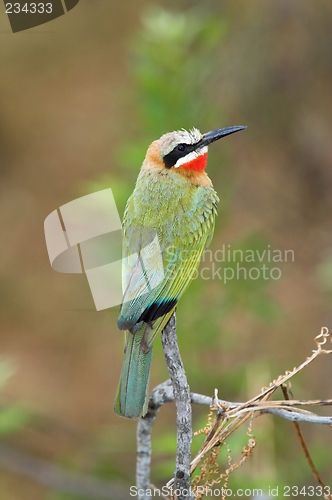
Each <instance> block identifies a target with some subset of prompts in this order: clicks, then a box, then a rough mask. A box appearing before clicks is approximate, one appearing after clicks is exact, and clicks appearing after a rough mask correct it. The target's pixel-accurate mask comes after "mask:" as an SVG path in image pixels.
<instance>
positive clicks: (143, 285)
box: [118, 198, 216, 339]
mask: <svg viewBox="0 0 332 500" xmlns="http://www.w3.org/2000/svg"><path fill="white" fill-rule="evenodd" d="M200 201H201V200H200ZM203 202H205V203H204V208H203V207H198V206H197V204H196V210H194V209H192V210H191V211H190V214H189V216H190V224H188V226H189V229H187V233H186V234H184V233H183V229H182V228H180V229H179V230H178V231H175V230H171V229H170V228H172V225H171V224H168V225H165V226H163V227H162V228H161V230H160V233H159V234H158V235H157V233H156V232H155V231H154V230H153V229H151V228H147V227H144V226H134V225H132V224H131V221H128V220H126V221H125V222H126V226H125V230H124V239H123V254H124V255H123V263H122V266H123V292H124V293H123V301H122V305H121V310H120V315H119V318H118V326H119V328H120V329H121V330H126V329H127V330H131V331H133V332H134V330H132V329H133V328H135V327H136V325H138V326H139V325H140V323H141V322H142V321H143V322H145V323H149V324H152V325H153V324H154V322H155V321H156V320H157V319H158V318H160V317H161V316H164V315H166V314H168V313H169V312H170V311H172V310H173V309H174V307H175V306H176V304H177V301H178V299H179V298H180V296H181V295H182V294H183V293H184V291H185V290H186V289H187V287H188V286H189V284H190V282H191V281H192V279H193V277H194V275H195V273H196V271H197V268H198V266H199V263H200V260H201V256H202V253H203V251H204V249H205V248H206V246H207V244H208V243H209V241H210V239H211V236H212V234H213V229H214V220H215V215H216V204H215V200H211V199H208V200H207V199H206V198H205V200H202V201H201V203H202V205H203ZM186 213H187V214H188V210H187V211H186ZM128 223H129V224H128ZM188 226H187V227H188ZM159 242H160V246H159ZM162 242H163V243H162ZM165 242H167V243H165ZM163 245H164V246H163ZM138 326H137V327H138ZM151 338H152V339H153V338H154V332H153V329H152V330H151Z"/></svg>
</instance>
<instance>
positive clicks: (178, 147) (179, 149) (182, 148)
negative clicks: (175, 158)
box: [176, 144, 186, 151]
mask: <svg viewBox="0 0 332 500" xmlns="http://www.w3.org/2000/svg"><path fill="white" fill-rule="evenodd" d="M176 149H177V150H178V151H184V150H185V149H186V147H185V145H184V144H179V145H178V146H177V148H176Z"/></svg>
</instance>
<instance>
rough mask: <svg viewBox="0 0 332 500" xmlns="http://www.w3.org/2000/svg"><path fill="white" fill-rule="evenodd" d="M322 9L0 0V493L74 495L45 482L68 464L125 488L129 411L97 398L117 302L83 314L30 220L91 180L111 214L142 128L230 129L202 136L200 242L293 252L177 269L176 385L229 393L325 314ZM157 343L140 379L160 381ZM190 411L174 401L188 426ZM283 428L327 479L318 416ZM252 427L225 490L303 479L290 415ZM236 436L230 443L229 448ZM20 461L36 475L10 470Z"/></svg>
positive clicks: (122, 491) (115, 370)
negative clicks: (23, 16) (195, 273)
mask: <svg viewBox="0 0 332 500" xmlns="http://www.w3.org/2000/svg"><path fill="white" fill-rule="evenodd" d="M331 24H332V4H331V3H330V2H328V1H327V0H316V1H315V2H313V1H310V0H278V1H275V2H266V1H265V0H252V1H251V2H247V1H246V0H237V1H236V2H233V1H231V0H225V1H223V2H219V1H204V2H203V0H200V1H190V2H189V1H183V2H181V5H179V2H175V1H168V2H166V1H164V2H159V3H155V4H153V5H152V4H150V3H149V2H146V1H144V0H138V1H135V2H134V1H132V0H128V1H127V2H119V3H116V2H109V1H107V0H98V1H92V0H90V1H89V0H81V1H80V2H79V4H78V5H77V7H75V8H74V9H73V10H71V11H70V12H69V13H68V14H66V15H65V16H62V17H60V18H58V19H56V20H54V21H52V22H51V23H49V24H45V25H43V26H40V27H38V28H34V29H33V30H28V31H26V32H20V33H16V34H11V32H10V27H9V22H8V20H7V19H6V15H5V11H4V7H1V18H0V35H1V46H2V48H1V52H0V64H1V74H0V93H1V121H0V130H1V136H0V142H1V153H0V154H1V170H0V176H1V184H0V191H1V196H0V228H1V238H0V273H1V281H0V297H1V337H0V349H1V358H0V498H1V500H21V499H22V500H23V499H24V500H30V499H31V500H32V499H33V500H37V499H38V500H39V499H40V500H44V499H45V500H65V499H66V500H71V499H75V498H76V499H77V498H81V497H80V496H77V495H76V496H75V495H74V496H73V495H71V494H69V493H68V492H67V493H63V492H61V491H60V490H61V489H65V490H66V489H67V490H68V484H67V486H66V482H65V480H64V478H65V477H67V476H65V474H71V473H75V474H79V475H81V476H84V477H85V479H86V480H87V481H90V480H91V481H93V480H103V481H106V482H107V483H111V484H112V485H113V486H111V488H114V489H113V500H118V499H119V500H121V499H122V498H129V493H128V492H129V490H128V487H129V485H132V484H134V475H135V432H136V424H135V422H132V421H127V420H124V419H120V418H119V417H117V416H116V415H115V414H114V413H113V410H112V407H113V398H114V395H115V390H116V385H117V382H118V376H119V372H120V366H121V362H122V349H123V338H122V334H121V333H120V332H119V331H118V330H117V327H116V317H117V310H115V309H114V310H107V311H101V312H98V313H97V312H96V311H95V310H94V305H93V300H92V297H91V294H90V290H89V287H88V284H87V281H86V278H85V276H83V275H70V274H59V273H56V272H54V271H52V269H51V267H50V264H49V260H48V256H47V251H46V246H45V241H44V233H43V221H44V219H45V217H46V216H47V215H48V214H49V213H50V212H52V211H53V210H54V209H56V208H58V207H59V206H61V205H63V204H64V203H67V202H68V201H71V200H73V199H75V198H77V197H79V196H81V195H84V194H88V193H91V192H94V191H97V190H99V189H103V188H106V187H111V188H112V189H113V192H114V195H115V198H116V201H117V203H118V206H119V208H120V209H121V210H123V208H124V205H125V201H126V199H127V197H128V196H129V194H130V193H131V191H132V189H133V187H134V183H135V180H136V176H137V174H138V171H139V168H140V164H141V162H142V160H143V158H144V154H145V151H146V149H147V146H148V145H149V143H150V142H151V141H152V140H154V139H156V138H158V137H159V136H160V135H161V134H163V133H165V132H167V131H171V130H175V129H179V128H182V127H184V128H191V127H193V126H195V127H197V128H199V129H200V130H201V131H202V132H206V131H208V130H211V129H213V128H219V127H223V126H231V125H247V126H248V128H247V130H246V131H245V132H241V134H236V135H234V136H231V137H229V138H227V139H225V140H224V141H221V142H220V143H216V145H214V146H213V147H211V148H210V155H209V166H208V173H209V175H210V177H211V178H212V180H213V182H214V186H215V188H216V189H217V191H218V193H219V195H220V197H221V203H220V210H219V214H220V215H219V217H218V220H217V227H216V234H215V238H214V240H213V244H212V250H213V251H216V250H218V249H221V248H223V245H225V246H226V247H227V245H231V248H232V249H242V250H246V249H252V250H258V251H259V252H262V251H264V249H267V248H271V250H275V249H277V250H280V251H282V252H283V251H284V250H288V249H291V250H293V251H294V262H291V261H289V262H287V263H282V262H281V263H277V267H279V268H280V269H281V278H280V279H278V280H271V279H270V280H264V279H258V280H244V279H240V280H232V281H229V282H228V283H227V284H224V283H223V282H222V281H221V280H220V279H214V280H212V279H207V280H204V279H201V278H200V279H197V280H195V281H194V282H193V284H192V286H191V287H190V289H189V291H188V292H187V293H186V295H185V296H184V297H183V299H182V300H181V302H180V305H179V307H178V335H179V344H180V349H181V352H182V356H183V361H184V364H185V367H186V371H187V375H188V379H189V383H190V385H191V389H192V390H193V391H196V392H202V393H204V394H211V395H212V393H213V390H214V388H215V387H217V388H218V389H219V396H220V397H221V398H224V399H229V400H238V401H241V400H244V399H248V398H250V397H252V396H254V395H255V393H256V392H258V391H259V390H260V389H261V387H262V386H265V385H268V383H269V382H270V381H271V380H272V379H274V378H276V377H277V376H278V375H279V374H281V373H284V371H285V370H286V369H292V368H293V366H295V365H299V364H300V363H301V362H302V361H303V360H304V359H305V357H306V356H307V355H309V354H310V353H311V350H312V349H313V348H314V342H313V338H314V337H315V336H316V335H317V334H318V333H319V332H320V328H321V327H322V326H327V327H331V321H332V312H331V297H332V231H331V230H332V224H331V210H332V197H331V190H332V168H331V164H332V142H331V139H330V138H331V132H332V118H331V116H332V98H331V97H332V96H331V90H332V30H331ZM268 245H270V247H268ZM264 262H265V261H264ZM258 264H259V265H258ZM204 265H206V264H204ZM229 265H230V266H231V265H233V266H234V263H233V264H229ZM266 265H268V266H270V267H275V264H272V265H271V263H269V262H266ZM250 266H251V264H249V267H248V268H250ZM260 266H261V263H257V262H256V263H255V264H254V265H253V267H260ZM217 267H219V264H218V263H217ZM209 276H211V275H209ZM157 344H158V345H156V347H155V349H154V351H155V352H154V360H153V366H152V379H151V386H155V385H157V384H158V383H160V382H162V381H163V380H165V379H166V378H167V370H166V367H165V364H164V361H163V354H162V349H161V346H160V343H159V342H157ZM331 380H332V363H331V359H330V358H329V357H327V356H325V357H321V358H319V359H318V360H317V361H316V362H315V363H314V364H313V365H312V366H310V367H309V368H307V369H306V370H305V371H304V372H303V373H301V374H300V375H299V376H298V377H297V378H296V379H295V380H294V381H293V385H292V390H293V395H294V397H295V398H296V399H301V398H303V399H316V398H331ZM279 397H280V399H281V398H282V395H281V394H279ZM206 413H207V409H206V408H194V430H198V429H199V428H200V427H202V426H204V425H205V422H206ZM321 413H324V409H323V410H321ZM325 414H329V411H325ZM174 422H175V412H174V407H173V405H169V406H168V407H164V408H163V409H162V410H161V412H160V415H159V416H158V419H157V422H156V424H155V429H154V441H153V454H154V455H153V460H154V462H153V472H152V480H153V482H154V483H155V484H157V485H162V484H163V483H164V482H165V481H166V480H167V479H169V478H170V476H171V475H172V472H173V468H174V450H175V423H174ZM303 432H304V436H305V438H306V440H307V442H308V445H309V449H310V451H311V452H312V456H313V459H314V461H315V463H316V465H317V467H318V469H319V470H320V472H321V474H322V477H323V478H324V479H325V481H326V482H327V484H329V481H330V483H331V470H332V457H331V451H330V450H331V445H332V434H331V429H329V428H320V427H318V426H309V425H304V426H303ZM253 433H254V434H255V435H256V437H257V447H256V450H255V453H254V458H253V459H252V460H251V461H249V462H248V463H247V464H246V465H244V466H243V467H242V468H241V469H239V470H238V471H237V472H236V473H234V476H233V477H232V478H231V481H230V483H229V487H233V488H235V487H246V488H250V487H257V488H259V487H261V488H265V489H266V490H267V488H268V486H271V487H274V486H277V485H279V486H280V487H282V486H283V485H298V486H304V485H315V481H314V478H313V477H312V474H311V472H310V470H309V467H308V465H307V463H306V461H305V459H304V457H303V453H302V451H301V449H300V445H299V444H298V441H297V438H296V436H295V433H294V430H293V427H292V425H291V424H290V423H288V422H285V421H281V420H280V419H277V418H276V417H272V416H265V417H261V418H259V419H257V420H256V421H255V422H254V426H253ZM201 441H202V440H201V438H198V439H197V442H196V441H195V443H194V449H196V450H197V448H198V446H199V444H200V443H201ZM246 441H247V436H246V435H245V433H243V434H242V435H240V434H239V435H238V436H234V439H233V440H230V447H231V449H232V454H233V457H234V459H236V458H237V457H238V456H239V455H240V454H241V449H242V447H243V446H244V445H245V444H246ZM10 453H12V454H10ZM3 456H6V457H7V462H8V463H7V462H6V463H5V460H4V459H3V458H2V457H3ZM22 457H24V458H25V459H26V460H27V463H28V464H30V466H31V468H32V469H33V470H35V473H36V475H37V476H38V477H39V479H40V480H39V481H36V480H33V479H31V478H30V479H29V478H27V477H25V476H24V475H23V474H21V473H19V471H18V468H19V467H18V465H17V464H19V463H21V462H22V460H23V459H22ZM37 460H41V461H42V462H36V461H37ZM223 460H224V462H225V460H226V458H225V456H224V455H223V457H221V461H220V464H221V467H222V465H223V463H224V462H223ZM45 463H47V464H48V465H49V466H51V470H52V471H53V472H54V471H55V470H57V471H58V470H60V478H58V481H57V480H55V486H57V487H51V486H50V484H48V483H47V481H46V483H47V484H46V485H45V484H41V478H42V477H44V479H45V477H46V476H47V474H46V472H45V471H44V472H45V473H44V475H43V470H42V468H41V464H45ZM55 468H56V469H55ZM58 468H59V469H58ZM61 474H64V476H61ZM30 475H33V474H30ZM61 478H62V479H61ZM93 478H94V479H93ZM61 480H62V482H61ZM98 484H99V483H98ZM93 485H94V486H93ZM93 485H92V486H91V487H92V491H93V488H94V487H95V488H98V485H97V486H96V484H95V483H93ZM76 486H77V485H76ZM83 489H84V485H83ZM95 491H97V490H95ZM85 492H87V489H86V488H85ZM96 495H97V493H96V494H94V493H93V492H92V493H91V495H90V496H89V495H88V494H87V493H86V497H85V498H91V499H94V498H98V496H96ZM302 497H303V495H302ZM280 498H282V496H280Z"/></svg>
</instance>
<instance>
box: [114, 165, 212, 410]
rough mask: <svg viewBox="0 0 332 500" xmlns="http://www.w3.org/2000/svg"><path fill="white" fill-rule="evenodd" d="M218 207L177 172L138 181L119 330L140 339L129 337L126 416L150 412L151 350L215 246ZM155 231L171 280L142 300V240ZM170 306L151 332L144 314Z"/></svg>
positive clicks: (145, 172)
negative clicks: (139, 266) (212, 244)
mask: <svg viewBox="0 0 332 500" xmlns="http://www.w3.org/2000/svg"><path fill="white" fill-rule="evenodd" d="M204 175H205V174H204ZM218 201H219V200H218V196H217V194H216V192H215V191H214V189H213V187H212V186H209V185H208V186H197V185H194V184H192V183H191V182H190V181H189V180H188V179H187V178H186V177H184V176H182V175H180V174H179V173H178V172H177V171H176V170H174V169H170V170H153V169H151V170H149V169H142V170H141V172H140V174H139V176H138V179H137V183H136V187H135V190H134V192H133V194H132V195H131V197H130V198H129V200H128V202H127V206H126V210H125V214H124V219H123V228H124V245H123V248H124V263H123V281H124V283H123V288H124V290H125V293H124V299H123V304H122V306H121V311H120V315H119V320H118V324H119V327H120V328H121V329H124V328H128V329H132V331H133V332H134V333H130V332H126V335H127V344H126V350H125V358H124V362H123V366H122V371H121V377H120V382H119V386H118V391H117V396H116V401H115V406H114V409H115V412H116V413H117V414H119V415H121V416H125V417H129V418H137V417H139V416H142V415H144V414H145V412H146V405H147V395H148V384H149V374H150V364H151V355H152V350H151V349H150V348H151V346H152V344H153V342H154V340H155V338H156V336H157V335H158V334H159V333H160V332H161V331H162V330H163V328H164V327H165V325H166V324H167V321H168V319H169V318H170V316H171V315H172V312H173V310H174V308H175V305H176V302H177V301H178V299H179V298H180V297H181V295H182V294H183V293H184V291H185V290H186V289H187V287H188V285H189V283H190V282H191V280H192V278H193V277H194V275H195V273H196V270H197V268H198V266H199V263H200V260H201V256H202V253H203V251H204V249H205V248H206V247H207V246H208V245H209V243H210V241H211V238H212V235H213V231H214V224H215V216H216V212H217V203H218ZM149 228H152V229H154V230H155V231H156V233H157V235H158V240H159V245H160V249H161V254H162V262H163V269H164V273H165V276H164V279H163V280H162V281H161V283H159V285H157V286H156V287H155V288H153V289H151V290H149V292H148V293H145V294H142V293H141V288H139V287H138V286H136V285H135V284H134V285H133V284H132V281H133V275H135V273H136V275H135V283H136V284H137V282H138V281H139V279H140V278H143V274H144V273H143V272H142V273H141V274H142V275H141V276H138V277H137V265H136V264H137V259H138V258H139V255H140V252H141V250H142V246H144V243H143V240H144V238H142V234H143V233H144V229H147V230H148V229H149ZM133 254H134V255H133ZM172 301H173V302H172ZM165 303H166V305H167V304H170V307H171V306H172V304H174V305H173V307H172V309H171V310H170V311H167V314H166V315H164V316H162V317H158V318H157V319H155V320H153V321H151V323H152V324H151V325H149V326H148V329H147V330H146V328H147V325H146V322H144V319H143V321H142V316H143V318H144V311H145V312H146V311H148V312H149V311H150V310H151V308H150V309H149V307H150V306H151V305H152V304H153V305H154V307H157V308H158V307H164V310H165V307H166V306H164V304H165ZM155 305H156V306H155ZM160 310H161V309H160ZM146 314H147V313H146ZM150 327H152V328H150ZM149 349H150V350H149ZM143 351H145V352H143ZM147 351H148V352H147Z"/></svg>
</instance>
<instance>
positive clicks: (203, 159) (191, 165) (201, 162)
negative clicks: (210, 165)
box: [181, 153, 208, 172]
mask: <svg viewBox="0 0 332 500" xmlns="http://www.w3.org/2000/svg"><path fill="white" fill-rule="evenodd" d="M207 157H208V154H207V153H204V154H202V155H199V156H197V157H196V158H194V159H193V160H190V161H188V163H184V164H183V165H181V167H182V168H183V169H184V170H193V171H195V172H203V170H204V169H205V167H206V164H207Z"/></svg>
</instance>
